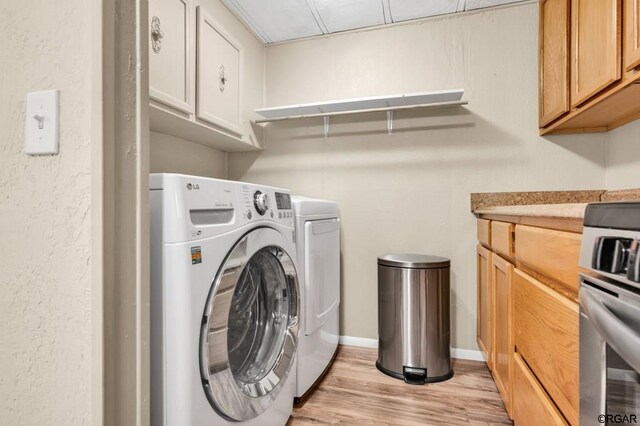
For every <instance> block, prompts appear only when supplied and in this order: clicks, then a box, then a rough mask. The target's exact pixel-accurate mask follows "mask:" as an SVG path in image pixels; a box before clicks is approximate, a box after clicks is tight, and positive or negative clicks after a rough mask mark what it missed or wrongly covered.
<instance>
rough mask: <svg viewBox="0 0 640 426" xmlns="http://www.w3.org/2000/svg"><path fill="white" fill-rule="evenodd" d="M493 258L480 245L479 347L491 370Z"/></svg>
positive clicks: (478, 250) (478, 268)
mask: <svg viewBox="0 0 640 426" xmlns="http://www.w3.org/2000/svg"><path fill="white" fill-rule="evenodd" d="M491 256H492V253H491V252H490V251H489V250H487V249H486V248H484V247H483V246H482V245H478V249H477V251H476V267H477V277H476V280H477V285H478V290H477V292H478V295H477V301H478V307H477V310H478V312H477V318H476V332H477V339H478V346H479V347H480V350H481V351H482V354H483V355H484V359H486V360H487V366H488V367H489V369H493V349H492V346H493V344H492V340H493V337H492V327H491V326H492V316H493V307H492V301H493V294H492V291H491V279H490V275H489V274H490V272H491Z"/></svg>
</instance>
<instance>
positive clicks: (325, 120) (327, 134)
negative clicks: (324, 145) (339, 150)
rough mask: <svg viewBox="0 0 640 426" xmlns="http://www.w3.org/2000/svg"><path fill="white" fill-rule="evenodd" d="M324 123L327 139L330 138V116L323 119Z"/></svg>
mask: <svg viewBox="0 0 640 426" xmlns="http://www.w3.org/2000/svg"><path fill="white" fill-rule="evenodd" d="M322 121H323V123H324V138H325V139H327V138H328V137H329V116H328V115H325V116H324V117H322Z"/></svg>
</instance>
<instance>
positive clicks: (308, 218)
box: [292, 197, 340, 401]
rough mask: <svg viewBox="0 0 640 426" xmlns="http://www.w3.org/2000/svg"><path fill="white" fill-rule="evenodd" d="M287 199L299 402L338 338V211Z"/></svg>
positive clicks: (329, 358) (333, 205) (327, 361)
mask: <svg viewBox="0 0 640 426" xmlns="http://www.w3.org/2000/svg"><path fill="white" fill-rule="evenodd" d="M292 199H293V212H294V215H295V229H296V249H297V251H298V271H299V274H300V275H299V276H300V301H301V309H300V311H301V315H300V318H301V319H300V327H301V331H300V341H299V345H298V360H297V363H296V371H297V374H296V401H299V400H301V399H303V398H304V397H305V395H306V394H308V392H309V390H310V389H311V388H312V387H313V385H314V384H315V383H317V382H318V380H319V379H320V378H321V377H322V376H323V374H324V373H325V372H326V371H327V369H328V368H329V366H330V365H331V361H332V360H333V358H334V356H335V354H336V350H337V348H338V341H339V340H340V333H339V324H340V212H339V210H338V204H337V203H336V202H334V201H327V200H319V199H316V198H308V197H293V198H292Z"/></svg>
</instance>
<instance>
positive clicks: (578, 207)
mask: <svg viewBox="0 0 640 426" xmlns="http://www.w3.org/2000/svg"><path fill="white" fill-rule="evenodd" d="M587 204H588V203H567V204H524V205H519V206H494V207H483V208H479V209H476V210H474V213H475V214H493V215H503V216H535V217H560V218H567V219H569V218H571V219H582V218H583V217H584V209H585V208H586V207H587Z"/></svg>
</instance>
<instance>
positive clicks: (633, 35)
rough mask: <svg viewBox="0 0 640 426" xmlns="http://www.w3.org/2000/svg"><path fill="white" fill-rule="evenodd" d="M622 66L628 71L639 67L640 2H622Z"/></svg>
mask: <svg viewBox="0 0 640 426" xmlns="http://www.w3.org/2000/svg"><path fill="white" fill-rule="evenodd" d="M624 34H625V38H624V65H625V70H627V71H629V70H632V69H634V68H637V67H640V0H625V2H624Z"/></svg>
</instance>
